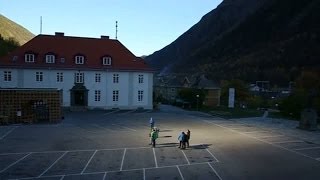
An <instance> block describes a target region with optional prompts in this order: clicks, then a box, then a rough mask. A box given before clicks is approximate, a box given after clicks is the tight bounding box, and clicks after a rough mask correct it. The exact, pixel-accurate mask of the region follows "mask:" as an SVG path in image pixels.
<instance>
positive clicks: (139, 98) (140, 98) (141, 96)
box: [138, 90, 143, 102]
mask: <svg viewBox="0 0 320 180" xmlns="http://www.w3.org/2000/svg"><path fill="white" fill-rule="evenodd" d="M142 101H143V90H139V91H138V102H142Z"/></svg>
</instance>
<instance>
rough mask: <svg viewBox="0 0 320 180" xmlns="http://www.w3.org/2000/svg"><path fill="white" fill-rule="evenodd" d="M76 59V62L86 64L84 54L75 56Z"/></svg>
mask: <svg viewBox="0 0 320 180" xmlns="http://www.w3.org/2000/svg"><path fill="white" fill-rule="evenodd" d="M74 60H75V63H76V64H84V56H75V57H74Z"/></svg>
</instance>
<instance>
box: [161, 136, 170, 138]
mask: <svg viewBox="0 0 320 180" xmlns="http://www.w3.org/2000/svg"><path fill="white" fill-rule="evenodd" d="M169 137H172V136H159V138H169Z"/></svg>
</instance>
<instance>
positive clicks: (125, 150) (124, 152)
mask: <svg viewBox="0 0 320 180" xmlns="http://www.w3.org/2000/svg"><path fill="white" fill-rule="evenodd" d="M126 152H127V149H124V151H123V156H122V161H121V166H120V171H122V167H123V162H124V157H125V155H126Z"/></svg>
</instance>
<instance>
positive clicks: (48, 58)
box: [46, 54, 56, 64]
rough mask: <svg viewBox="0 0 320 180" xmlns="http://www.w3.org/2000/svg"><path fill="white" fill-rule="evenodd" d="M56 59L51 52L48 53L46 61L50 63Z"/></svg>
mask: <svg viewBox="0 0 320 180" xmlns="http://www.w3.org/2000/svg"><path fill="white" fill-rule="evenodd" d="M55 59H56V58H55V56H54V55H51V54H48V55H46V63H48V64H53V63H55Z"/></svg>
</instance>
